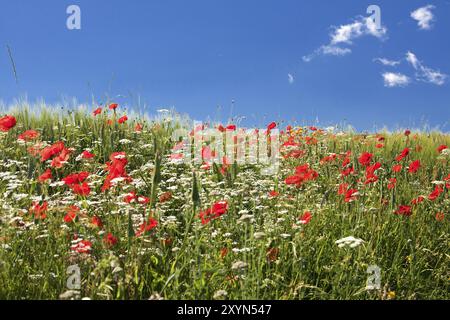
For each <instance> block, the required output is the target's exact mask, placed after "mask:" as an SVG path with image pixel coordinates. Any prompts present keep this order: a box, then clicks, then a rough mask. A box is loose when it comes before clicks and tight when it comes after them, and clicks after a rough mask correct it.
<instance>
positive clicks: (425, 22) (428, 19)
mask: <svg viewBox="0 0 450 320" xmlns="http://www.w3.org/2000/svg"><path fill="white" fill-rule="evenodd" d="M434 8H435V7H434V6H433V5H427V6H425V7H421V8H419V9H417V10H414V11H413V12H411V18H413V19H414V20H416V21H417V24H418V25H419V28H420V29H422V30H429V29H431V27H432V26H431V23H432V22H433V21H434V15H433V12H431V10H433V9H434Z"/></svg>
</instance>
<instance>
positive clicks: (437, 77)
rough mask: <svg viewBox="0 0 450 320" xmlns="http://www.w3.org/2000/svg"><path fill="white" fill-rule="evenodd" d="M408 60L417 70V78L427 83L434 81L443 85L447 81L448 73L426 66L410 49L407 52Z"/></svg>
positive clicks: (433, 82)
mask: <svg viewBox="0 0 450 320" xmlns="http://www.w3.org/2000/svg"><path fill="white" fill-rule="evenodd" d="M406 61H408V62H409V63H410V64H411V65H412V67H413V68H414V69H415V70H416V78H417V80H419V81H424V82H427V83H432V84H435V85H438V86H441V85H443V84H444V83H445V79H447V77H448V76H447V75H446V74H444V73H441V72H440V71H439V70H433V69H431V68H429V67H427V66H424V65H423V64H422V62H420V60H419V59H418V58H417V56H416V55H415V54H414V53H412V52H411V51H408V52H407V53H406Z"/></svg>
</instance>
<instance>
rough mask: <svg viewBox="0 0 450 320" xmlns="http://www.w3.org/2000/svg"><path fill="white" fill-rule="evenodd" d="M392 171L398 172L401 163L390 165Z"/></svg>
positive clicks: (400, 169)
mask: <svg viewBox="0 0 450 320" xmlns="http://www.w3.org/2000/svg"><path fill="white" fill-rule="evenodd" d="M392 171H393V172H395V173H398V172H400V171H402V165H401V164H396V165H394V166H392Z"/></svg>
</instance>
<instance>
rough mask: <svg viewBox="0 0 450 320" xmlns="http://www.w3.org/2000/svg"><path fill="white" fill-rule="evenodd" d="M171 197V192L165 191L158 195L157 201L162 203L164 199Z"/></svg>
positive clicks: (167, 199)
mask: <svg viewBox="0 0 450 320" xmlns="http://www.w3.org/2000/svg"><path fill="white" fill-rule="evenodd" d="M171 198H172V193H171V192H170V191H167V192H164V193H163V194H162V195H160V196H159V202H160V203H164V202H166V201H169V200H170V199H171Z"/></svg>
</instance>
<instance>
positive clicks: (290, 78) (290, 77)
mask: <svg viewBox="0 0 450 320" xmlns="http://www.w3.org/2000/svg"><path fill="white" fill-rule="evenodd" d="M288 81H289V84H293V83H294V76H293V75H292V74H290V73H288Z"/></svg>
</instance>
